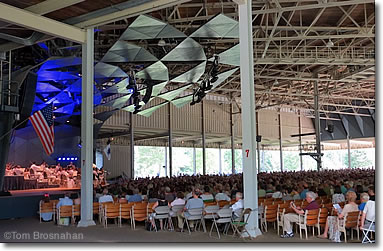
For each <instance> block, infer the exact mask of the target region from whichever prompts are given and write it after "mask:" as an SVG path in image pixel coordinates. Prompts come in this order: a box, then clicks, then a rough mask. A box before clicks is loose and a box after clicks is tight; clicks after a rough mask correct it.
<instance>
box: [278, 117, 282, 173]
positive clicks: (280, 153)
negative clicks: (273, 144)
mask: <svg viewBox="0 0 383 251" xmlns="http://www.w3.org/2000/svg"><path fill="white" fill-rule="evenodd" d="M278 128H279V160H280V164H281V172H283V149H282V148H283V145H282V121H281V111H280V110H279V112H278Z"/></svg>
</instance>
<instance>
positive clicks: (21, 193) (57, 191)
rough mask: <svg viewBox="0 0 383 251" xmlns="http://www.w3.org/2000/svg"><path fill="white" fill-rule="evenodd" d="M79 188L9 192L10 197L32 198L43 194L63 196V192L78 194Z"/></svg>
mask: <svg viewBox="0 0 383 251" xmlns="http://www.w3.org/2000/svg"><path fill="white" fill-rule="evenodd" d="M80 190H81V188H80V187H76V188H65V187H55V188H41V189H26V190H10V191H9V192H10V193H11V195H12V196H34V195H40V196H43V195H44V194H45V193H49V195H54V194H64V193H65V192H70V193H77V192H80Z"/></svg>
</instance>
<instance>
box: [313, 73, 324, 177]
mask: <svg viewBox="0 0 383 251" xmlns="http://www.w3.org/2000/svg"><path fill="white" fill-rule="evenodd" d="M314 75H316V76H315V77H317V73H314ZM314 113H315V123H314V127H315V143H316V150H317V154H318V155H317V159H316V161H317V170H318V171H320V170H321V169H322V156H321V138H320V114H319V92H318V81H314Z"/></svg>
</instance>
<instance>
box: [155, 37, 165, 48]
mask: <svg viewBox="0 0 383 251" xmlns="http://www.w3.org/2000/svg"><path fill="white" fill-rule="evenodd" d="M157 45H158V46H161V47H164V46H165V45H166V42H165V40H163V39H162V38H161V39H160V41H158V44H157Z"/></svg>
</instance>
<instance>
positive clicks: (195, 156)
mask: <svg viewBox="0 0 383 251" xmlns="http://www.w3.org/2000/svg"><path fill="white" fill-rule="evenodd" d="M193 173H194V175H195V174H197V153H196V149H195V146H193Z"/></svg>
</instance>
